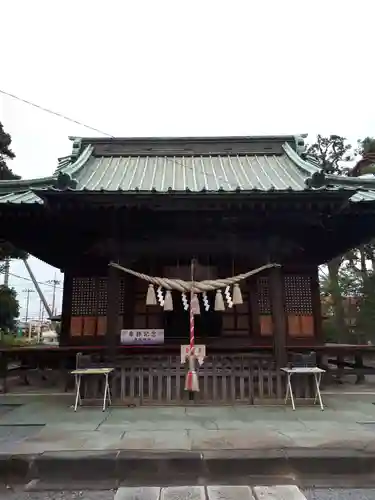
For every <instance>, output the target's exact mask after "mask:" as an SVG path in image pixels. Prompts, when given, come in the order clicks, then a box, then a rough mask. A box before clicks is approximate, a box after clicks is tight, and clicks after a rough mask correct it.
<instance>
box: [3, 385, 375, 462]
mask: <svg viewBox="0 0 375 500" xmlns="http://www.w3.org/2000/svg"><path fill="white" fill-rule="evenodd" d="M374 402H375V395H372V394H367V395H366V394H359V395H350V396H348V395H334V396H326V397H325V403H326V409H325V411H321V410H320V409H319V408H318V407H306V406H300V407H297V410H296V411H292V409H291V408H290V407H284V406H271V407H253V406H235V407H229V406H228V407H194V406H189V407H149V408H111V409H108V410H107V411H106V412H102V411H101V410H100V408H92V407H91V408H90V407H84V408H80V409H79V410H78V411H77V412H76V413H75V412H74V411H73V410H72V408H71V404H72V396H54V397H51V396H48V397H47V396H39V397H37V396H23V397H21V396H1V397H0V445H1V449H0V452H1V453H8V454H9V453H12V454H36V453H42V452H52V451H69V450H92V451H93V450H154V451H166V450H193V451H208V450H216V451H217V450H275V449H278V450H280V449H281V450H283V449H296V448H305V449H306V448H309V449H327V448H328V449H336V450H340V449H346V450H347V449H351V450H357V451H366V452H374V453H375V405H374V404H373V403H374Z"/></svg>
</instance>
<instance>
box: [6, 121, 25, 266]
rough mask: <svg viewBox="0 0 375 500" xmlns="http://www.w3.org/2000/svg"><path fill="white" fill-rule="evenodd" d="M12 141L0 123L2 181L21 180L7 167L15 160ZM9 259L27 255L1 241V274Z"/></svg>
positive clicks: (22, 257)
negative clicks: (9, 161) (4, 263)
mask: <svg viewBox="0 0 375 500" xmlns="http://www.w3.org/2000/svg"><path fill="white" fill-rule="evenodd" d="M11 143H12V139H11V137H10V135H9V134H7V133H6V132H5V131H4V127H3V125H2V123H1V122H0V181H2V180H12V179H20V177H19V176H18V175H16V174H14V173H13V172H12V170H11V169H10V168H9V166H8V165H7V163H6V161H7V160H13V159H14V158H15V154H14V153H13V151H12V150H11V148H10V145H11ZM7 257H9V258H10V259H24V258H27V253H26V252H24V251H23V250H19V249H17V248H15V247H14V246H13V245H12V244H11V243H9V242H6V241H4V240H1V239H0V272H2V271H3V267H4V266H3V265H2V264H1V261H3V260H4V259H5V258H7Z"/></svg>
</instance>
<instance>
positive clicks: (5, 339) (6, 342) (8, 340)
mask: <svg viewBox="0 0 375 500" xmlns="http://www.w3.org/2000/svg"><path fill="white" fill-rule="evenodd" d="M0 340H1V343H2V345H3V346H7V347H24V346H30V345H31V346H32V345H37V340H36V338H33V339H30V340H29V339H28V338H26V337H15V336H14V335H12V334H3V335H2V336H1V339H0Z"/></svg>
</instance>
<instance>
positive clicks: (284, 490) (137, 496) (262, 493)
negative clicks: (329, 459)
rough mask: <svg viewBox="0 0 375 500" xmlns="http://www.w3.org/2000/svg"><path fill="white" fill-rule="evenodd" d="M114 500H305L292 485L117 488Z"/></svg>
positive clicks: (300, 492) (299, 491)
mask: <svg viewBox="0 0 375 500" xmlns="http://www.w3.org/2000/svg"><path fill="white" fill-rule="evenodd" d="M114 500H306V497H305V495H304V494H303V493H302V491H301V490H300V489H299V488H298V487H297V486H295V485H275V486H252V487H250V486H229V485H225V486H173V487H165V488H159V487H124V488H119V489H118V490H117V491H116V493H115V495H114Z"/></svg>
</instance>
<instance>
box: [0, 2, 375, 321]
mask: <svg viewBox="0 0 375 500" xmlns="http://www.w3.org/2000/svg"><path fill="white" fill-rule="evenodd" d="M374 11H375V4H374V3H373V2H372V1H371V0H368V1H366V0H356V1H355V2H353V1H347V2H342V1H341V2H339V1H338V0H329V1H327V0H325V1H324V2H323V1H322V0H314V1H307V0H306V1H303V0H302V1H301V0H300V1H292V0H283V1H280V0H274V1H266V0H262V1H254V0H243V1H242V0H231V1H229V0H227V1H220V0H189V1H185V2H182V1H177V0H171V1H167V0H157V1H155V0H148V1H142V0H121V1H120V0H118V1H110V0H107V1H106V2H102V1H100V2H99V1H97V0H90V1H86V0H64V1H63V2H62V1H54V2H51V1H50V0H33V1H32V2H30V1H29V0H12V1H11V2H10V1H6V0H0V12H1V17H2V22H1V38H2V51H1V78H0V88H1V90H5V91H7V92H10V93H12V94H15V95H17V96H19V97H21V98H23V99H27V100H29V101H32V102H35V103H37V104H39V105H41V106H43V107H46V108H50V109H52V110H54V111H57V112H60V113H62V114H64V115H67V116H69V117H71V118H74V119H76V120H78V121H80V122H83V123H85V124H87V125H91V126H92V127H96V128H99V129H101V130H103V131H105V132H108V133H110V134H113V135H117V136H179V135H184V136H189V135H241V134H246V135H252V134H289V133H304V132H308V133H309V134H312V135H314V134H316V133H318V132H319V133H322V134H328V133H337V134H342V135H344V136H346V137H349V138H351V140H356V139H357V138H358V137H364V136H366V135H375V107H374V105H373V104H372V102H373V99H372V97H373V91H374V89H373V78H372V77H371V74H372V71H373V67H372V66H373V64H372V62H373V43H374V42H373V39H374V37H373V28H374ZM0 120H1V121H2V122H3V125H4V127H5V128H6V130H7V131H8V132H10V133H11V134H12V138H13V149H14V152H15V153H16V155H17V158H16V160H14V161H13V163H12V164H11V165H10V166H11V167H12V168H13V169H14V170H15V171H16V172H17V173H18V174H20V175H22V177H24V178H33V177H39V176H44V175H50V174H51V173H52V171H53V170H54V168H55V166H56V160H57V158H58V157H59V156H64V155H67V154H69V153H70V151H71V143H70V142H69V141H68V139H67V137H68V136H69V135H79V136H85V135H90V136H92V135H98V134H94V133H93V132H91V131H90V130H87V129H85V128H84V127H80V126H78V125H75V124H74V123H70V122H69V121H66V120H63V119H62V118H57V117H54V116H52V115H49V114H48V113H46V112H44V111H39V110H36V109H35V108H33V107H31V106H29V105H26V104H24V103H21V102H17V101H15V100H13V99H11V98H9V97H5V96H3V95H0ZM30 264H31V265H32V267H33V270H34V273H35V274H36V276H37V278H38V280H39V281H42V282H44V281H46V280H49V279H53V278H54V273H55V270H54V269H52V268H50V267H49V266H47V265H45V264H44V263H41V262H39V261H37V260H36V259H32V260H31V261H30ZM12 272H13V273H15V274H19V275H20V276H23V277H27V273H26V271H25V270H24V269H23V266H22V264H21V263H18V264H13V265H12ZM57 277H58V278H60V277H61V275H59V273H58V274H57ZM11 283H12V284H15V285H16V288H17V291H19V292H21V305H22V306H23V307H24V306H25V302H26V298H25V294H24V293H23V294H22V290H23V289H25V288H29V286H30V285H31V283H30V282H27V281H26V280H21V279H16V278H12V281H11ZM42 288H43V289H44V290H45V291H48V290H49V298H48V300H51V293H50V292H51V290H52V288H51V287H50V286H48V285H43V287H42ZM58 292H59V294H58V301H60V296H61V293H60V292H61V290H58ZM30 304H31V305H30V313H31V315H32V316H37V315H38V312H39V300H38V299H37V298H36V293H32V294H31V299H30ZM22 315H24V310H23V312H22Z"/></svg>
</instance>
